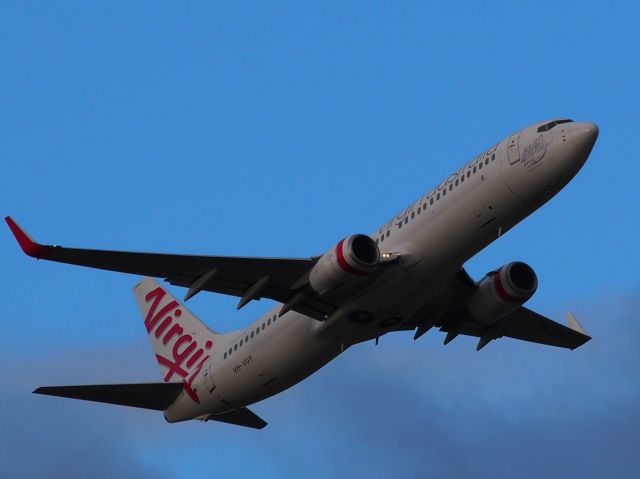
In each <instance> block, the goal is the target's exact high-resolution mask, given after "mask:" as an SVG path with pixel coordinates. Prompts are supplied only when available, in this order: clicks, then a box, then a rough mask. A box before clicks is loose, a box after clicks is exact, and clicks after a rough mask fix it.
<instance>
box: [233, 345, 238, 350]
mask: <svg viewBox="0 0 640 479" xmlns="http://www.w3.org/2000/svg"><path fill="white" fill-rule="evenodd" d="M233 350H234V351H237V350H238V344H237V343H236V344H234V345H233Z"/></svg>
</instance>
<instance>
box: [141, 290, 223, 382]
mask: <svg viewBox="0 0 640 479" xmlns="http://www.w3.org/2000/svg"><path fill="white" fill-rule="evenodd" d="M133 293H134V295H135V297H136V301H137V302H138V306H139V307H140V312H141V313H142V317H143V318H144V325H145V327H146V328H147V333H148V334H149V339H151V345H152V346H153V351H154V352H155V354H156V360H157V361H158V364H159V365H160V370H161V371H162V374H163V376H164V377H163V380H164V382H184V383H185V391H186V392H187V393H189V391H190V386H191V384H192V383H193V381H194V379H196V377H197V376H198V374H199V373H200V371H201V369H202V366H203V364H204V363H205V362H206V361H207V360H208V359H209V358H210V357H211V356H213V354H214V353H215V351H216V350H219V349H220V348H219V347H218V346H222V344H223V341H220V340H221V339H222V336H225V335H221V334H218V333H216V332H214V331H212V330H211V329H209V328H208V327H207V326H206V325H205V324H204V323H202V322H201V321H200V320H199V319H198V318H197V317H196V316H195V315H194V314H193V313H192V312H191V311H189V310H188V309H187V308H186V307H185V305H184V304H182V303H181V302H180V301H178V300H177V299H176V298H174V297H173V296H172V295H171V294H170V293H169V292H168V291H167V290H166V289H165V288H164V287H162V286H161V285H160V284H159V283H158V282H157V281H155V280H154V279H152V278H143V279H142V280H141V281H140V282H139V283H137V284H136V285H135V286H134V287H133ZM218 342H220V345H218V344H217V343H218Z"/></svg>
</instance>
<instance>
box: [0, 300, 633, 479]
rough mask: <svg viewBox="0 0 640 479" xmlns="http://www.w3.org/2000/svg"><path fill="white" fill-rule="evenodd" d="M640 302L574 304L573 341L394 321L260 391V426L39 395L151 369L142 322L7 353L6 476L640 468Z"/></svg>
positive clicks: (0, 443) (539, 472)
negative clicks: (300, 374)
mask: <svg viewBox="0 0 640 479" xmlns="http://www.w3.org/2000/svg"><path fill="white" fill-rule="evenodd" d="M639 307H640V295H637V294H636V295H632V296H631V297H627V298H622V299H616V298H613V299H610V298H609V299H607V300H601V301H598V302H593V303H590V304H586V305H585V307H584V310H583V311H582V312H581V311H580V310H578V317H579V318H580V319H581V320H582V322H583V323H584V325H585V326H586V327H587V329H588V330H589V332H590V333H591V334H592V335H593V337H594V339H593V340H592V341H591V342H590V343H588V344H587V345H585V346H584V347H583V348H580V349H579V350H577V351H573V352H570V351H565V350H561V349H555V348H547V347H543V346H538V345H530V344H526V343H522V342H517V341H511V340H507V339H502V340H499V341H496V342H495V343H493V344H491V345H489V346H488V347H487V348H485V349H484V350H483V351H481V352H479V353H478V352H476V351H475V347H474V346H475V342H474V341H473V340H471V339H470V338H457V339H456V340H455V341H453V342H452V343H451V344H450V345H448V346H446V347H443V346H442V335H441V334H440V333H437V332H432V333H430V334H429V335H427V336H425V337H423V338H421V339H420V340H419V341H417V342H414V341H412V339H411V335H409V334H397V335H393V336H388V337H387V336H385V337H383V338H382V339H381V343H380V345H379V346H377V347H376V346H374V345H373V343H366V344H361V345H358V346H356V347H354V348H353V349H352V350H350V351H347V353H346V354H344V355H343V356H341V357H339V358H338V359H337V360H336V361H334V362H332V363H330V364H329V365H327V366H326V367H325V368H323V369H322V370H320V371H319V372H318V373H316V374H315V375H313V376H312V377H310V378H309V379H307V380H305V381H304V382H303V383H301V384H299V385H298V386H296V387H295V388H293V389H291V390H289V391H286V392H285V393H283V394H281V395H279V396H277V397H275V398H272V399H269V400H267V401H264V402H263V403H260V404H258V405H255V406H253V407H252V409H254V410H255V411H256V412H257V413H258V414H260V415H261V416H263V417H265V419H266V420H267V421H268V422H269V426H268V427H267V428H266V429H264V430H262V431H253V430H247V429H243V428H237V427H234V426H230V425H225V424H219V423H195V422H188V423H183V424H175V425H169V424H166V423H165V422H164V420H163V419H162V417H161V415H160V414H157V413H155V412H147V411H142V410H137V409H130V408H118V407H115V406H109V405H97V404H93V403H85V402H82V401H71V400H64V399H57V398H46V397H40V396H35V395H31V394H29V391H30V390H31V389H32V388H33V387H34V386H36V385H40V384H73V383H83V382H87V383H90V382H120V381H122V382H127V381H130V382H135V381H153V380H155V379H156V378H157V377H158V371H157V368H156V365H155V364H154V363H153V359H152V355H151V352H150V349H149V346H148V344H146V338H144V337H141V338H140V342H139V343H136V344H132V345H121V346H114V347H113V348H102V349H89V348H87V349H80V348H78V349H77V350H74V351H66V352H60V351H55V350H46V351H42V352H40V353H38V355H35V356H34V355H29V354H25V355H24V356H21V357H11V358H2V359H3V360H2V364H3V365H4V366H3V369H4V370H5V371H6V375H5V377H4V381H3V383H2V385H0V393H1V395H0V398H1V399H0V411H2V412H0V415H1V417H0V420H1V421H2V424H3V427H2V429H0V454H1V455H2V456H1V457H0V477H33V476H35V475H43V476H61V475H62V474H71V475H74V476H86V475H89V474H91V475H92V476H94V477H97V478H100V477H102V476H105V477H106V476H108V477H142V478H144V477H147V476H153V477H162V475H163V474H164V476H165V477H191V476H193V475H195V474H205V473H210V472H211V471H212V470H215V471H216V474H224V475H228V474H234V476H235V477H254V476H256V475H260V476H261V477H282V476H302V475H304V476H305V477H327V476H340V477H362V476H367V477H374V478H375V477H389V476H390V475H394V476H403V477H425V476H426V477H430V478H439V477H452V476H453V477H456V476H472V477H492V478H493V477H501V476H509V477H511V476H513V475H515V474H517V475H518V476H519V477H524V478H528V477H541V476H542V477H561V476H563V477H567V476H568V477H576V476H580V477H586V478H589V477H602V476H603V475H605V474H607V475H612V476H615V477H633V476H637V475H638V473H639V472H640V470H639V468H638V466H637V461H636V457H635V456H636V451H635V449H636V448H635V443H636V441H635V436H636V433H637V430H638V429H639V428H640V401H639V399H640V382H639V381H638V380H637V378H638V377H640V374H639V373H640V350H639V349H638V348H637V344H639V343H640V323H639V322H637V321H636V312H637V311H638V308H639ZM79 358H81V360H79ZM9 366H10V367H9Z"/></svg>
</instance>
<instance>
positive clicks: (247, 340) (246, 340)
mask: <svg viewBox="0 0 640 479" xmlns="http://www.w3.org/2000/svg"><path fill="white" fill-rule="evenodd" d="M244 342H245V343H248V342H249V335H248V334H247V335H246V336H245V337H244Z"/></svg>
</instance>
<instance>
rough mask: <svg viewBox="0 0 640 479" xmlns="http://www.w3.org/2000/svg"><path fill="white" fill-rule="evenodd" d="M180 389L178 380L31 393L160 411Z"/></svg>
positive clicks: (99, 385) (57, 389) (66, 387)
mask: <svg viewBox="0 0 640 479" xmlns="http://www.w3.org/2000/svg"><path fill="white" fill-rule="evenodd" d="M180 391H182V383H143V384H92V385H83V386H45V387H40V388H38V389H36V390H35V391H33V392H34V393H35V394H46V395H48V396H59V397H65V398H72V399H83V400H85V401H95V402H104V403H109V404H118V405H120V406H131V407H140V408H144V409H155V410H157V411H164V410H165V409H167V408H168V407H169V405H171V403H172V402H173V401H174V400H175V399H176V398H177V397H178V394H180Z"/></svg>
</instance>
